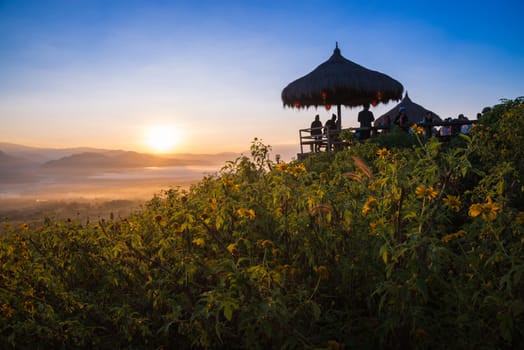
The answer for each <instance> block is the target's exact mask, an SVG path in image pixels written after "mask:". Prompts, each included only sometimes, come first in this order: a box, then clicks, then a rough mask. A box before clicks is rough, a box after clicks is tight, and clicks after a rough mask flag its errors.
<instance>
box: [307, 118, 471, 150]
mask: <svg viewBox="0 0 524 350" xmlns="http://www.w3.org/2000/svg"><path fill="white" fill-rule="evenodd" d="M476 122H477V121H476V120H452V121H442V122H437V123H431V124H425V125H422V124H419V126H420V127H422V128H431V129H432V130H433V129H434V128H438V127H439V128H440V129H439V130H438V131H439V134H437V135H435V136H437V137H438V138H439V139H440V140H441V141H449V140H450V139H452V138H453V137H455V136H457V135H459V134H460V133H463V132H464V129H463V127H464V126H468V125H469V126H472V125H473V124H475V123H476ZM402 129H404V130H405V131H406V132H409V129H410V127H406V128H402ZM346 130H348V131H350V132H351V133H352V134H353V140H354V141H353V142H363V141H365V140H366V139H368V138H366V139H364V140H363V139H361V138H360V137H359V135H361V133H362V131H369V134H370V136H369V138H373V137H377V136H379V135H382V134H384V133H386V132H388V131H389V130H391V127H384V126H372V127H369V128H346V129H342V130H336V131H333V130H331V131H329V130H324V128H307V129H300V130H299V139H300V153H298V154H297V158H298V159H303V158H304V157H306V156H307V155H309V154H311V153H317V152H332V151H338V150H341V149H344V148H347V147H349V146H350V145H351V142H347V141H344V140H341V139H340V137H339V135H340V133H341V132H342V131H346ZM319 131H320V132H321V133H320V134H317V135H315V134H316V133H318V132H319ZM312 133H313V134H312Z"/></svg>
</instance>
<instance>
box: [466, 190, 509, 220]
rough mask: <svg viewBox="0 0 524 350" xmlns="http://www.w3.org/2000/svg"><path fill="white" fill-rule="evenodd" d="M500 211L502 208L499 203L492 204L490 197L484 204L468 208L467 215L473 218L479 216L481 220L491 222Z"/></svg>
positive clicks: (476, 204)
mask: <svg viewBox="0 0 524 350" xmlns="http://www.w3.org/2000/svg"><path fill="white" fill-rule="evenodd" d="M501 210H502V206H501V205H500V204H499V203H494V202H493V200H492V199H491V197H489V196H488V198H487V202H486V203H475V204H472V205H471V206H470V207H469V211H468V215H469V216H471V217H472V218H475V217H477V216H479V215H481V216H482V220H490V221H493V220H495V218H496V217H497V214H498V213H499V212H500V211H501Z"/></svg>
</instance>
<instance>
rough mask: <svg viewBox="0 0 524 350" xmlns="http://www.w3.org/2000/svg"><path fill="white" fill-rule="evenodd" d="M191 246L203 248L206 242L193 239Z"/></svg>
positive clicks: (200, 239)
mask: <svg viewBox="0 0 524 350" xmlns="http://www.w3.org/2000/svg"><path fill="white" fill-rule="evenodd" d="M193 244H194V245H196V246H198V247H204V246H205V245H206V241H204V239H203V238H195V239H193Z"/></svg>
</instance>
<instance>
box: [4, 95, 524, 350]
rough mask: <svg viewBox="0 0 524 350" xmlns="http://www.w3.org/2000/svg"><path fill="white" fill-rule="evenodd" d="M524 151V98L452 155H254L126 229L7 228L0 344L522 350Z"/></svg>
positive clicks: (107, 221) (451, 146)
mask: <svg viewBox="0 0 524 350" xmlns="http://www.w3.org/2000/svg"><path fill="white" fill-rule="evenodd" d="M500 135H504V137H501V136H500ZM398 138H404V139H408V140H409V141H410V142H409V144H407V143H406V144H405V146H403V145H398V144H397V145H392V141H394V140H397V139H398ZM523 145H524V98H520V99H517V100H516V101H505V102H504V103H503V104H501V105H497V106H494V108H493V109H492V110H490V111H489V112H486V113H485V114H484V115H483V116H482V118H481V119H480V120H479V123H478V124H476V125H475V128H474V129H473V130H472V131H471V133H470V134H469V135H462V136H461V137H457V138H455V139H453V140H451V141H449V142H441V141H439V140H438V139H437V138H434V137H433V138H430V139H425V138H424V136H423V130H421V128H418V127H414V128H412V131H411V133H409V134H408V133H406V132H405V131H403V130H401V129H399V128H397V129H394V130H392V131H391V132H390V133H387V134H385V135H381V136H378V137H377V138H375V139H373V140H368V141H366V142H358V143H354V144H353V145H352V146H351V147H350V148H348V149H344V150H342V151H339V152H319V153H315V154H313V155H311V157H310V158H308V159H306V160H304V161H294V162H290V163H285V162H281V163H274V162H273V161H271V160H270V159H267V157H266V155H267V151H268V148H267V146H265V145H264V144H262V143H260V142H257V143H255V144H253V147H252V148H251V149H252V152H251V154H250V156H247V157H245V158H242V159H241V160H240V161H238V162H233V163H230V164H228V165H227V167H225V168H224V169H223V170H222V171H221V172H220V173H218V174H216V175H214V176H208V177H205V178H203V179H202V180H201V181H199V182H198V183H196V184H195V185H194V186H192V187H190V188H189V189H180V188H171V189H168V190H166V191H163V192H162V193H161V194H158V195H155V196H154V197H151V198H150V200H149V201H148V202H147V203H145V204H144V205H143V206H142V207H141V208H140V210H137V211H136V212H133V213H132V214H130V215H129V216H128V217H124V218H119V217H118V216H115V215H114V214H111V215H109V217H107V216H105V217H95V216H93V217H89V219H85V216H79V215H78V216H77V217H69V218H67V219H65V220H58V219H54V218H51V217H46V218H44V219H42V221H41V223H40V224H34V223H21V224H19V223H17V224H16V225H11V224H10V223H5V224H4V225H1V226H0V230H1V231H0V257H1V263H2V272H1V274H0V293H1V294H0V296H1V297H2V302H1V305H0V347H2V345H3V347H2V348H6V349H31V348H34V345H35V344H38V346H39V348H41V349H57V348H64V349H91V348H96V349H216V350H223V349H238V350H240V349H290V350H291V349H297V350H298V349H310V350H312V349H325V350H326V349H331V350H332V349H363V350H365V349H388V350H400V349H523V348H524V331H523V330H524V278H522V276H524V245H523V244H522V243H523V242H524V188H523V184H524V154H523V153H522V152H520V150H521V149H522V146H523ZM75 208H76V207H75ZM109 208H111V207H108V209H109ZM109 210H112V209H109ZM58 214H59V213H57V217H62V216H58Z"/></svg>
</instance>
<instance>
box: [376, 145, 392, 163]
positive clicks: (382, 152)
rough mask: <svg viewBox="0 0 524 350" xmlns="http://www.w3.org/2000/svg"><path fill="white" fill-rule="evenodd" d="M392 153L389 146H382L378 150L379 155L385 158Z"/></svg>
mask: <svg viewBox="0 0 524 350" xmlns="http://www.w3.org/2000/svg"><path fill="white" fill-rule="evenodd" d="M390 155H391V152H390V151H389V150H388V149H387V148H385V147H384V148H381V149H379V150H378V151H377V156H378V157H379V158H380V159H382V160H384V159H386V158H387V157H389V156H390Z"/></svg>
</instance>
